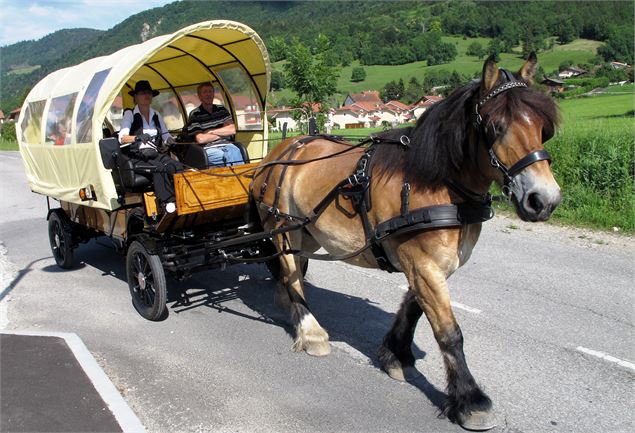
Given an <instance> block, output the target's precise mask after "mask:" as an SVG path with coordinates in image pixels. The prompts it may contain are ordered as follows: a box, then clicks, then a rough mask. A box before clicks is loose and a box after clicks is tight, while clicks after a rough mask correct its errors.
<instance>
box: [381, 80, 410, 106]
mask: <svg viewBox="0 0 635 433" xmlns="http://www.w3.org/2000/svg"><path fill="white" fill-rule="evenodd" d="M404 92H405V91H404V85H403V80H402V79H400V80H399V82H398V83H397V82H395V81H394V80H393V81H390V82H388V83H386V85H385V86H384V87H383V89H381V91H380V92H379V93H380V96H381V99H382V100H383V101H384V102H388V101H395V100H399V99H401V98H402V97H403V95H404Z"/></svg>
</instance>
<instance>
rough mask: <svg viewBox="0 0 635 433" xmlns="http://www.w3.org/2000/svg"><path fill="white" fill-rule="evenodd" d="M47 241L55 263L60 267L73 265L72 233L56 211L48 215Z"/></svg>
mask: <svg viewBox="0 0 635 433" xmlns="http://www.w3.org/2000/svg"><path fill="white" fill-rule="evenodd" d="M49 242H50V244H51V251H52V252H53V257H54V258H55V263H57V266H59V267H60V268H62V269H70V268H71V267H72V266H73V234H72V233H71V231H70V230H69V229H68V228H67V227H66V224H65V221H63V220H62V217H61V216H60V215H59V213H58V212H52V213H51V216H50V217H49Z"/></svg>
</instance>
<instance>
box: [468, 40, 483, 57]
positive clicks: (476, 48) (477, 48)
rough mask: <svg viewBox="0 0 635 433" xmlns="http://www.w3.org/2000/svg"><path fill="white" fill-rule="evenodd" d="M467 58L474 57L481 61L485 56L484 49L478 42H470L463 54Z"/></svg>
mask: <svg viewBox="0 0 635 433" xmlns="http://www.w3.org/2000/svg"><path fill="white" fill-rule="evenodd" d="M465 54H466V55H468V56H475V57H477V58H479V59H482V58H483V57H484V56H485V49H484V48H483V46H482V45H481V44H480V43H479V42H476V41H475V42H472V43H471V44H470V45H469V46H468V47H467V51H466V52H465Z"/></svg>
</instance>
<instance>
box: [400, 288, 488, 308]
mask: <svg viewBox="0 0 635 433" xmlns="http://www.w3.org/2000/svg"><path fill="white" fill-rule="evenodd" d="M399 288H400V289H402V290H405V291H407V290H408V286H407V285H403V286H399ZM450 304H451V305H452V306H453V307H454V308H458V309H459V310H463V311H467V312H468V313H474V314H481V313H482V312H483V311H482V310H479V309H478V308H474V307H470V306H469V305H465V304H461V303H460V302H456V301H450Z"/></svg>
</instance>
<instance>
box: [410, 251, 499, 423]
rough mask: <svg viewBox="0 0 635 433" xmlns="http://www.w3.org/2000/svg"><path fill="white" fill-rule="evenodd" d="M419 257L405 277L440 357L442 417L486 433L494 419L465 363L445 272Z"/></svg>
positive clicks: (429, 260) (461, 336)
mask: <svg viewBox="0 0 635 433" xmlns="http://www.w3.org/2000/svg"><path fill="white" fill-rule="evenodd" d="M423 255H424V256H425V257H419V258H418V259H417V260H416V261H414V260H413V261H411V263H409V266H407V267H406V269H407V270H406V275H407V277H408V281H409V283H410V287H411V290H413V292H414V295H415V298H416V300H417V302H418V303H419V305H420V306H421V308H422V310H423V312H424V313H425V314H426V317H427V318H428V321H429V322H430V325H431V327H432V331H433V333H434V337H435V339H436V340H437V343H438V344H439V347H440V349H441V353H442V355H443V361H444V363H445V370H446V376H447V383H448V385H447V390H446V392H447V394H448V397H447V399H446V401H445V404H444V410H443V413H444V414H445V415H446V416H447V417H448V418H449V419H450V420H451V421H452V422H455V423H458V424H460V425H461V426H463V427H465V428H467V429H470V430H488V429H490V428H492V427H494V426H495V425H496V417H495V416H494V412H493V410H492V401H491V400H490V399H489V397H488V396H487V395H486V394H485V393H484V392H483V391H482V390H481V389H480V388H479V386H478V385H477V384H476V381H475V380H474V377H473V376H472V373H471V372H470V369H469V368H468V366H467V362H466V360H465V354H464V353H463V334H462V333H461V328H460V327H459V325H458V323H457V322H456V319H455V317H454V313H453V312H452V307H451V305H450V294H449V289H448V285H447V282H446V277H447V275H448V274H449V272H448V271H447V269H446V270H444V269H442V268H441V267H439V266H438V265H437V263H436V262H435V261H434V259H433V258H432V257H430V256H428V255H427V254H425V253H423Z"/></svg>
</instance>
